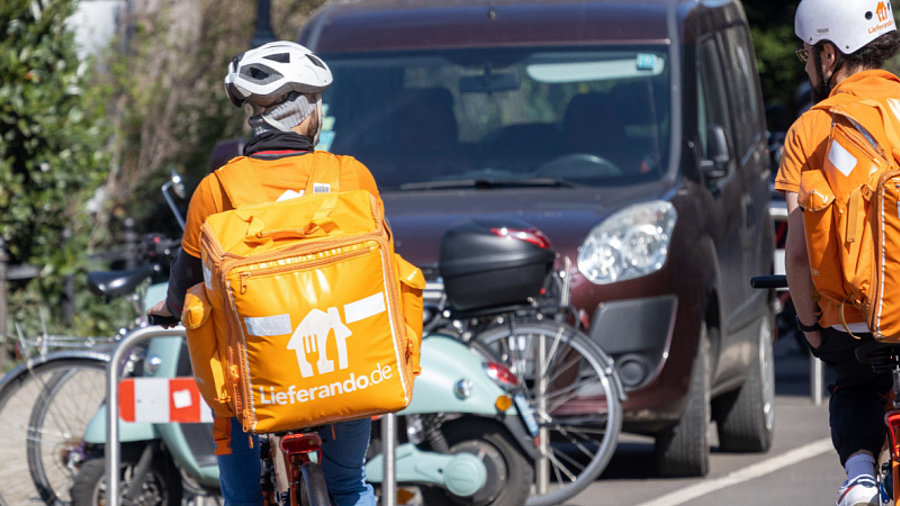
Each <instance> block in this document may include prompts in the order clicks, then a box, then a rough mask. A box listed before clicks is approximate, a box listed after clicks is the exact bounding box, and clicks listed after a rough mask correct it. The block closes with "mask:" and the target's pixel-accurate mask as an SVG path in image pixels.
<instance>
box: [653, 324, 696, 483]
mask: <svg viewBox="0 0 900 506" xmlns="http://www.w3.org/2000/svg"><path fill="white" fill-rule="evenodd" d="M709 376H710V365H709V339H708V337H707V329H706V324H705V323H704V324H703V325H702V326H701V328H700V342H699V345H698V347H697V356H696V358H694V365H693V368H692V372H691V384H690V388H689V390H688V400H687V405H686V406H685V408H684V413H682V415H681V418H680V419H679V420H678V423H677V424H676V425H675V426H674V427H671V428H669V429H666V430H665V431H663V432H661V433H659V434H657V435H656V444H655V445H654V448H653V450H654V457H655V459H656V468H657V471H658V472H659V474H660V475H661V476H706V474H707V473H708V472H709V436H708V435H707V430H708V429H709V422H710V402H709Z"/></svg>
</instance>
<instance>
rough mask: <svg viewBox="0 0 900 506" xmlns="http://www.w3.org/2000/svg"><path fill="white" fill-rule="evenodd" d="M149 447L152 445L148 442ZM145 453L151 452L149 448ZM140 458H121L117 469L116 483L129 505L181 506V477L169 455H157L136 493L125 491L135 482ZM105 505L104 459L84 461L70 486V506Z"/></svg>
mask: <svg viewBox="0 0 900 506" xmlns="http://www.w3.org/2000/svg"><path fill="white" fill-rule="evenodd" d="M151 444H152V443H151ZM147 451H150V450H149V448H148V449H147ZM138 468H139V459H135V458H134V456H131V457H128V458H125V459H123V461H122V463H121V465H120V467H119V480H120V483H121V485H122V488H121V489H120V490H121V491H122V492H123V493H127V494H129V496H130V498H131V500H130V501H128V502H127V503H128V504H153V505H158V506H180V505H181V502H182V501H181V500H182V493H183V488H182V484H181V476H180V475H179V473H178V470H177V469H176V468H175V465H174V463H172V460H171V458H170V457H169V456H168V455H160V454H157V455H156V456H155V457H153V458H152V464H151V465H150V468H149V469H148V470H147V475H146V476H144V477H143V482H142V483H141V485H140V487H139V489H138V490H127V489H128V486H129V485H130V484H132V483H134V482H135V478H136V476H135V470H136V469H138ZM104 504H106V459H104V458H102V457H100V458H92V459H89V460H86V461H85V462H84V463H83V464H82V466H81V469H80V470H79V472H78V475H76V476H75V483H74V485H72V506H102V505H104Z"/></svg>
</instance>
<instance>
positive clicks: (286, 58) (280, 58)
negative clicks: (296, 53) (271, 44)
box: [265, 53, 291, 63]
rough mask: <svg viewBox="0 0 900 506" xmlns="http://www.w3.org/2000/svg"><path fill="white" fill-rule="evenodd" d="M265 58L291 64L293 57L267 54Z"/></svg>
mask: <svg viewBox="0 0 900 506" xmlns="http://www.w3.org/2000/svg"><path fill="white" fill-rule="evenodd" d="M265 58H266V59H267V60H272V61H276V62H278V63H291V55H290V54H288V53H277V54H267V55H266V56H265Z"/></svg>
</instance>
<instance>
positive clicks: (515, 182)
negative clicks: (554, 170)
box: [400, 177, 576, 190]
mask: <svg viewBox="0 0 900 506" xmlns="http://www.w3.org/2000/svg"><path fill="white" fill-rule="evenodd" d="M575 186H576V185H575V183H572V182H570V181H566V180H564V179H553V178H549V177H534V178H526V179H486V178H475V179H453V180H447V181H422V182H416V183H404V184H402V185H400V189H401V190H442V189H451V188H481V189H491V188H524V187H565V188H574V187H575Z"/></svg>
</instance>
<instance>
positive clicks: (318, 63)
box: [306, 53, 328, 69]
mask: <svg viewBox="0 0 900 506" xmlns="http://www.w3.org/2000/svg"><path fill="white" fill-rule="evenodd" d="M306 57H307V58H309V61H311V62H312V63H313V65H315V66H316V67H319V68H322V69H327V68H328V67H326V66H325V63H323V62H322V60H320V59H318V58H316V57H315V56H313V55H311V54H309V53H307V55H306Z"/></svg>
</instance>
